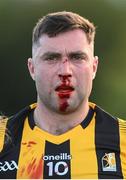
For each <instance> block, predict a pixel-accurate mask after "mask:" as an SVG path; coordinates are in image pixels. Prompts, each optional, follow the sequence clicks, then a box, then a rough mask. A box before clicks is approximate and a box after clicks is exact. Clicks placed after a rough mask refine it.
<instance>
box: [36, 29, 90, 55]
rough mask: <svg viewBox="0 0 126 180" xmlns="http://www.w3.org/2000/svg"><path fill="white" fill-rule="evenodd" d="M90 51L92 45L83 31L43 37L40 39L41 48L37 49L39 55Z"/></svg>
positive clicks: (78, 30) (77, 30)
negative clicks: (49, 52) (50, 52)
mask: <svg viewBox="0 0 126 180" xmlns="http://www.w3.org/2000/svg"><path fill="white" fill-rule="evenodd" d="M89 49H92V43H90V44H89V42H88V40H87V37H86V34H85V32H83V31H82V30H81V29H76V30H71V31H68V32H65V33H60V34H59V35H57V36H56V37H48V35H46V34H45V35H42V36H41V37H40V39H39V46H38V47H37V48H36V50H37V52H38V53H40V52H41V53H44V52H47V51H53V52H60V53H64V52H66V51H67V52H73V51H83V50H84V51H86V50H89Z"/></svg>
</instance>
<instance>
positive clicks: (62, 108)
mask: <svg viewBox="0 0 126 180" xmlns="http://www.w3.org/2000/svg"><path fill="white" fill-rule="evenodd" d="M68 106H69V104H68V102H67V100H65V101H62V100H61V101H60V111H66V109H67V107H68Z"/></svg>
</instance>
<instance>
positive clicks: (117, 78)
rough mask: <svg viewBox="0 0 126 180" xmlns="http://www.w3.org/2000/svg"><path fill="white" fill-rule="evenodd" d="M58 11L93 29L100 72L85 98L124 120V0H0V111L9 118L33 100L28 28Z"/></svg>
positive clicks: (29, 32)
mask: <svg viewBox="0 0 126 180" xmlns="http://www.w3.org/2000/svg"><path fill="white" fill-rule="evenodd" d="M61 10H67V11H74V12H76V13H79V14H80V15H82V16H85V17H87V18H88V19H90V20H91V21H93V22H94V23H95V25H96V26H97V34H96V41H95V55H98V56H99V69H98V72H97V78H96V79H95V81H94V87H93V91H92V95H91V98H90V100H91V101H93V102H96V103H97V104H98V105H99V106H101V107H102V108H104V109H105V110H107V111H108V112H110V113H111V114H112V115H115V116H118V117H121V118H123V119H126V107H125V104H126V95H125V92H126V70H125V69H126V0H0V72H1V75H0V79H1V86H0V111H2V112H3V113H5V114H6V115H12V114H14V113H16V112H17V111H19V110H20V109H21V108H23V107H24V106H26V105H29V104H30V103H32V102H35V101H36V90H35V87H34V82H33V81H32V80H31V78H30V76H29V73H28V70H27V58H28V57H31V37H32V29H33V27H34V26H35V24H36V21H37V20H38V19H39V18H40V17H42V16H43V15H45V14H47V13H49V12H55V11H61Z"/></svg>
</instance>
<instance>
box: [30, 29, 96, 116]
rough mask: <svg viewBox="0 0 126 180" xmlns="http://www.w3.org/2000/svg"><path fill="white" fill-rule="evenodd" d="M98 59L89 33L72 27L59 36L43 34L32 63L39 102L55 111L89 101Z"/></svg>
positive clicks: (77, 106) (73, 109)
mask: <svg viewBox="0 0 126 180" xmlns="http://www.w3.org/2000/svg"><path fill="white" fill-rule="evenodd" d="M97 64H98V59H97V57H94V55H93V44H92V43H90V44H89V42H88V40H87V37H86V35H85V33H84V32H83V31H82V30H80V29H77V30H71V31H68V32H65V33H61V34H59V35H57V36H56V37H48V36H47V35H42V36H41V38H40V45H39V46H38V47H34V52H33V59H29V61H28V67H29V71H30V74H31V76H32V78H33V79H34V80H35V83H36V88H37V93H38V102H41V103H42V104H43V105H45V107H46V108H48V109H49V110H51V111H54V112H57V113H60V114H69V113H71V112H74V111H76V110H78V109H79V108H81V107H83V104H84V103H87V102H88V98H89V95H90V93H91V89H92V81H93V79H94V77H95V74H96V70H97Z"/></svg>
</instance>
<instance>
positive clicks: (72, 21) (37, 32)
mask: <svg viewBox="0 0 126 180" xmlns="http://www.w3.org/2000/svg"><path fill="white" fill-rule="evenodd" d="M73 29H82V30H83V31H84V32H85V33H86V36H87V39H88V41H89V43H90V42H92V41H94V37H95V26H94V24H93V23H91V22H90V21H89V20H88V19H86V18H84V17H82V16H80V15H79V14H76V13H73V12H66V11H61V12H55V13H50V14H47V15H46V16H44V17H43V18H41V19H40V20H39V21H38V23H37V24H36V26H35V27H34V29H33V38H32V43H33V44H37V43H38V42H39V38H40V37H41V35H43V34H47V35H48V36H49V37H55V36H56V35H58V34H60V33H63V32H67V31H70V30H73Z"/></svg>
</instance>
